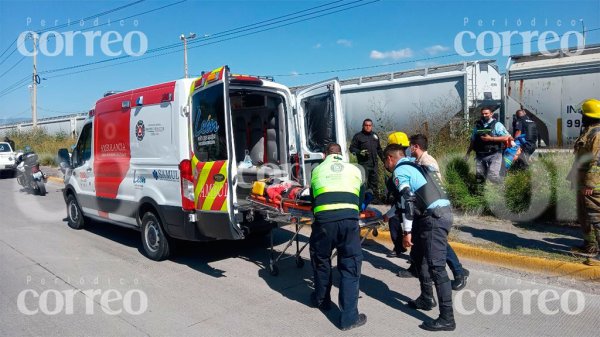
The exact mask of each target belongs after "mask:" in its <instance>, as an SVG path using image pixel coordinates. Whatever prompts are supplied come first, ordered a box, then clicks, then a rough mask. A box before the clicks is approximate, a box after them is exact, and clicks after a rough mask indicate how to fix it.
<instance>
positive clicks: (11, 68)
mask: <svg viewBox="0 0 600 337" xmlns="http://www.w3.org/2000/svg"><path fill="white" fill-rule="evenodd" d="M23 60H25V57H22V58H21V59H20V60H18V61H17V62H15V64H13V65H12V67H10V68H8V70H7V71H5V72H3V73H2V75H0V78H2V77H3V76H4V75H6V74H8V72H9V71H11V70H13V69H15V67H16V66H17V65H19V63H21V62H23Z"/></svg>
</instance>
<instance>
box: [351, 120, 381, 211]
mask: <svg viewBox="0 0 600 337" xmlns="http://www.w3.org/2000/svg"><path fill="white" fill-rule="evenodd" d="M350 153H352V154H354V155H355V156H356V160H357V162H358V164H359V165H361V166H362V167H363V169H364V170H365V175H366V177H367V188H368V189H370V190H371V191H372V192H373V193H374V194H375V195H378V191H379V190H378V186H377V185H378V178H377V158H379V159H381V161H383V151H382V150H381V144H380V143H379V137H378V136H377V134H376V133H375V132H373V121H372V120H370V119H368V118H367V119H365V120H364V121H363V124H362V130H361V131H360V132H359V133H357V134H355V135H354V137H352V142H351V143H350ZM374 203H375V202H374Z"/></svg>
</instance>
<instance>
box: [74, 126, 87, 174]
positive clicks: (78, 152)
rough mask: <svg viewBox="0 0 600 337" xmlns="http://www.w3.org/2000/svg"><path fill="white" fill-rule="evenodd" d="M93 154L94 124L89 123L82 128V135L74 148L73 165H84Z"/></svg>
mask: <svg viewBox="0 0 600 337" xmlns="http://www.w3.org/2000/svg"><path fill="white" fill-rule="evenodd" d="M91 156H92V124H87V125H85V126H84V127H83V130H81V136H80V137H79V141H77V145H76V146H75V149H74V150H73V158H72V160H73V167H79V166H81V165H83V164H84V163H85V162H86V161H88V160H89V159H90V157H91Z"/></svg>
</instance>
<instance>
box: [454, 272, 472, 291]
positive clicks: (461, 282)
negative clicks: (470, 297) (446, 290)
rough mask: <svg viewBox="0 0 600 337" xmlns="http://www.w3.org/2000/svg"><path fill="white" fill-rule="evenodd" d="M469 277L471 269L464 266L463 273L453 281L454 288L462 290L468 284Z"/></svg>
mask: <svg viewBox="0 0 600 337" xmlns="http://www.w3.org/2000/svg"><path fill="white" fill-rule="evenodd" d="M468 277H469V271H468V270H467V269H465V268H463V273H462V274H460V275H456V277H454V281H452V283H451V284H452V290H461V289H462V288H464V287H465V286H466V285H467V278H468Z"/></svg>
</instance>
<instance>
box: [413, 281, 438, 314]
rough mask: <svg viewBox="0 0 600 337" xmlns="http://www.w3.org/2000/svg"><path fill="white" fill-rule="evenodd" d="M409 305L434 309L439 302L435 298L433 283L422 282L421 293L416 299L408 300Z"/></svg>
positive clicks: (422, 308)
mask: <svg viewBox="0 0 600 337" xmlns="http://www.w3.org/2000/svg"><path fill="white" fill-rule="evenodd" d="M408 305H409V306H410V307H411V308H413V309H419V310H425V311H429V310H431V309H433V308H434V307H435V306H436V305H437V303H436V302H435V299H434V298H433V284H432V282H431V281H429V282H421V295H419V297H417V299H416V300H414V301H408Z"/></svg>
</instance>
